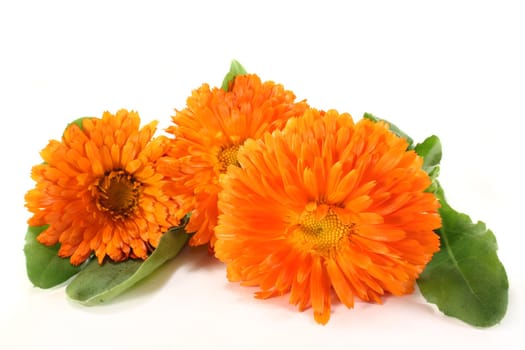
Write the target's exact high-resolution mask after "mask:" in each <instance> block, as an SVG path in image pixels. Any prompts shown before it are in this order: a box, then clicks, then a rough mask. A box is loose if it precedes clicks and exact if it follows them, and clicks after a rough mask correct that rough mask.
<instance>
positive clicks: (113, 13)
mask: <svg viewBox="0 0 525 350" xmlns="http://www.w3.org/2000/svg"><path fill="white" fill-rule="evenodd" d="M524 18H525V11H524V10H523V8H522V7H521V5H520V2H519V1H514V2H511V1H492V2H488V1H472V2H465V1H443V0H441V1H435V2H424V1H413V2H407V1H389V2H386V1H385V2H376V1H363V2H362V3H360V4H354V3H351V2H349V1H340V2H333V1H316V2H311V1H297V2H292V1H289V2H285V1H283V0H281V1H269V0H266V1H261V2H260V3H257V2H253V3H251V2H249V1H237V2H233V1H224V0H222V1H191V2H190V1H171V2H167V1H166V2H158V1H147V2H146V1H144V2H142V3H139V2H135V1H126V2H121V3H117V2H113V1H101V2H99V1H85V2H75V1H67V2H66V1H64V2H63V3H59V2H56V1H49V0H48V1H34V2H27V1H5V0H2V1H1V2H0V118H1V126H0V133H1V135H0V142H1V145H0V152H1V158H0V162H1V166H0V169H1V170H0V176H1V179H0V186H1V187H0V206H1V210H0V213H1V214H0V215H1V220H2V221H1V222H2V232H1V233H0V247H1V248H0V259H1V261H0V269H1V270H0V271H1V279H2V282H1V288H2V295H1V297H0V348H1V349H26V348H27V349H51V348H56V349H88V348H89V349H92V348H97V349H110V348H111V349H138V348H142V349H144V348H146V349H153V348H156V349H168V348H177V349H195V348H217V349H226V348H228V349H236V348H242V349H252V348H261V349H262V348H264V349H286V348H288V349H310V348H311V349H314V348H315V349H320V348H323V349H332V348H333V349H338V348H344V349H364V348H366V349H376V348H377V349H380V348H392V349H398V348H400V349H401V348H403V349H438V348H440V349H460V348H461V349H466V348H476V349H494V348H506V349H517V348H522V346H523V344H524V336H523V331H524V329H523V318H524V302H523V297H524V296H525V292H524V290H525V278H524V273H523V270H522V262H521V260H522V258H523V253H522V252H523V243H524V241H523V236H524V234H525V231H524V228H523V220H524V218H525V215H524V209H525V205H524V204H523V198H525V191H524V187H525V186H524V185H523V181H524V175H523V172H522V170H521V169H522V164H523V161H524V158H525V157H524V150H525V147H524V146H523V139H524V137H523V131H522V130H523V129H522V125H523V124H522V121H523V119H524V117H525V68H524V67H525V53H524V47H525V44H524V43H525V40H524V39H525V38H524V36H525V20H524ZM233 58H235V59H237V60H239V61H240V62H241V63H242V64H243V65H244V66H245V67H246V68H247V70H248V71H249V72H254V73H258V74H259V75H260V76H261V77H262V78H263V79H264V80H274V81H276V82H279V83H282V84H284V85H285V87H286V88H288V89H291V90H293V91H294V92H295V93H296V95H297V96H298V98H300V99H304V98H306V99H307V100H308V102H309V103H310V104H311V105H312V106H315V107H318V108H322V109H328V108H335V109H337V110H338V111H340V112H349V113H351V114H352V115H353V116H354V117H355V118H356V119H358V118H360V117H361V116H362V114H363V113H364V112H365V111H366V112H371V113H374V114H375V115H377V116H379V117H382V118H386V119H390V120H391V121H394V122H395V123H396V124H398V125H399V126H401V127H402V129H404V130H405V131H406V132H407V133H409V134H411V135H412V136H413V137H414V138H415V139H416V141H422V140H423V139H424V138H425V137H426V136H428V135H430V134H432V133H435V134H437V135H439V137H440V138H441V140H442V143H443V148H444V158H443V161H442V175H441V182H442V184H443V186H444V188H445V190H446V191H447V196H448V198H449V201H450V203H451V204H452V205H453V206H454V207H455V208H456V209H458V210H460V211H464V212H467V213H468V214H470V215H471V217H472V218H473V219H475V220H478V219H479V220H483V221H485V222H486V223H487V225H488V226H489V227H490V228H491V229H492V230H493V231H494V232H495V234H496V236H497V238H498V242H499V246H500V249H499V256H500V258H501V260H502V261H503V263H504V264H505V266H506V269H507V272H508V275H509V280H510V293H509V294H510V302H509V309H508V313H507V315H506V317H505V318H504V319H503V321H502V322H501V324H499V325H497V326H495V327H492V328H489V329H476V328H473V327H470V326H468V325H466V324H464V323H462V322H460V321H458V320H455V319H452V318H448V317H445V316H443V315H441V314H440V313H439V312H437V311H436V309H435V308H434V307H433V306H431V305H429V304H427V303H426V302H425V301H424V299H423V298H422V297H421V296H420V295H419V293H418V292H416V293H414V294H413V295H410V296H406V297H402V298H386V299H385V303H384V305H382V306H378V305H372V304H366V303H361V302H360V303H357V305H356V307H355V308H354V309H353V310H347V309H346V308H345V307H343V306H341V305H336V306H334V307H333V312H332V318H331V320H330V322H329V323H328V324H327V325H326V326H320V325H317V324H316V323H315V322H314V320H313V317H312V312H311V310H307V311H306V312H304V313H300V312H297V311H295V308H294V307H293V306H291V305H289V304H288V303H287V299H286V298H280V299H279V298H278V299H272V300H268V301H259V300H256V299H253V297H252V293H253V291H254V290H253V289H250V288H243V287H239V286H238V285H235V284H230V283H228V282H227V281H226V278H225V272H224V267H223V266H222V265H221V264H220V263H219V262H216V261H214V260H213V259H212V258H211V257H209V256H207V255H206V251H205V250H202V249H196V250H191V251H190V250H186V251H184V252H183V253H182V255H181V256H180V258H179V259H177V260H175V261H172V262H170V263H168V264H167V265H166V266H165V267H164V268H163V269H162V270H161V271H159V273H157V274H156V275H154V276H153V277H151V278H149V279H148V280H146V281H145V282H144V283H141V284H140V285H139V286H137V288H135V289H134V290H132V291H130V292H129V293H127V294H126V295H123V296H122V297H120V298H118V299H117V300H115V301H114V302H113V303H110V304H107V305H104V306H99V307H91V308H87V307H82V306H79V305H77V304H76V303H74V302H71V301H69V300H67V298H66V296H65V292H64V286H59V287H57V288H53V289H51V290H40V289H37V288H34V287H32V285H31V283H30V282H29V281H28V280H27V277H26V275H25V265H24V263H25V262H24V256H23V252H22V248H23V244H24V235H25V231H26V220H27V219H28V217H29V214H28V213H27V211H26V209H25V208H24V199H23V197H24V194H25V192H26V191H27V190H29V189H30V188H31V187H32V186H33V182H32V180H31V179H30V177H29V173H30V169H31V166H32V165H33V164H36V163H39V162H40V158H39V155H38V152H39V151H40V150H41V149H42V148H43V147H44V146H45V145H46V144H47V141H48V140H49V139H50V138H59V137H60V135H61V134H62V130H63V128H64V126H65V125H66V124H67V123H68V122H70V121H72V120H74V119H76V118H78V117H82V116H100V115H101V114H102V112H103V111H104V110H109V111H111V112H115V111H117V110H118V109H120V108H128V109H134V110H137V111H139V113H140V115H141V117H142V119H143V122H144V123H145V122H149V121H151V120H153V119H159V120H160V122H161V123H160V126H161V130H160V131H161V132H162V129H163V128H165V127H166V126H168V125H169V124H170V116H171V115H172V114H173V110H174V108H178V109H181V108H183V107H184V103H185V99H186V97H187V96H188V95H189V94H190V92H191V90H192V89H195V88H197V87H199V86H200V85H201V84H202V83H203V82H209V83H210V84H211V85H220V83H221V82H222V78H223V76H224V74H225V73H226V71H227V70H228V68H229V64H230V61H231V59H233ZM520 344H521V346H520Z"/></svg>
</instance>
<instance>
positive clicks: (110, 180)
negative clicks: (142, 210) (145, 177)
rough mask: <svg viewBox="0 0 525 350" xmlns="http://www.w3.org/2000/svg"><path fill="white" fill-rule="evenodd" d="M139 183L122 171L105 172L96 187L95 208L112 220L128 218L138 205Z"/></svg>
mask: <svg viewBox="0 0 525 350" xmlns="http://www.w3.org/2000/svg"><path fill="white" fill-rule="evenodd" d="M140 187H141V183H140V182H138V181H137V180H136V179H135V178H134V177H133V176H132V175H130V174H128V173H127V172H126V171H124V170H118V169H117V170H112V171H109V172H106V174H105V175H104V177H103V178H101V179H100V180H99V182H98V184H97V186H96V190H95V198H96V202H97V208H98V209H100V210H101V211H103V212H107V213H109V214H110V215H111V216H112V218H113V219H115V220H118V219H123V218H126V217H128V216H130V215H131V214H132V213H133V211H134V210H135V208H136V207H137V205H138V202H139V197H140Z"/></svg>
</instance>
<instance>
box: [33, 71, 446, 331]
mask: <svg viewBox="0 0 525 350" xmlns="http://www.w3.org/2000/svg"><path fill="white" fill-rule="evenodd" d="M172 121H173V125H172V126H170V127H169V128H168V129H167V130H166V131H167V135H164V136H155V135H154V134H155V133H156V124H157V123H156V122H152V123H150V124H148V125H146V126H143V127H142V128H140V119H139V115H138V114H137V113H135V112H128V111H126V110H120V111H118V112H117V113H116V114H111V113H109V112H106V113H104V114H103V116H102V118H84V119H82V120H81V121H80V122H78V123H72V124H71V125H69V126H68V127H67V129H66V130H65V132H64V134H63V137H62V140H60V141H57V140H52V141H50V142H49V144H48V145H47V147H46V148H45V149H44V150H43V151H42V152H41V156H42V159H43V161H44V162H43V163H42V164H40V165H37V166H35V167H33V170H32V178H33V179H34V180H35V182H36V186H35V188H34V189H32V190H30V191H29V192H28V193H27V195H26V203H27V204H26V205H27V208H28V209H29V211H30V212H31V213H32V217H31V218H30V219H29V224H30V225H31V226H41V225H49V226H48V228H47V229H46V230H45V231H43V232H42V233H41V234H40V235H39V236H38V238H37V239H38V241H39V242H41V243H42V244H45V245H54V244H57V243H59V244H60V250H59V253H58V254H59V255H60V256H61V257H68V258H69V259H70V261H71V263H72V264H73V265H79V264H82V263H83V262H84V261H86V260H87V259H89V258H90V257H91V256H96V258H97V259H98V262H99V263H100V264H102V263H104V261H105V259H110V260H113V261H117V262H118V261H124V260H126V259H129V258H138V259H146V258H147V257H148V255H149V254H150V253H151V252H152V251H153V250H154V249H155V247H156V246H157V245H158V243H159V240H160V238H161V236H162V234H163V233H164V232H166V231H167V230H168V229H169V228H170V227H173V226H178V225H179V224H180V222H181V220H182V219H183V218H184V217H185V216H186V215H187V214H190V216H189V222H188V223H187V226H186V231H187V232H188V234H192V237H191V240H190V245H191V246H199V245H208V246H209V247H210V251H211V252H212V253H213V254H214V255H215V256H216V257H217V258H218V259H219V260H221V261H222V262H224V263H225V264H226V268H227V277H228V279H229V280H230V281H236V282H241V283H242V284H243V285H247V286H258V287H259V291H258V292H257V293H256V296H257V297H259V298H269V297H273V296H278V295H283V294H286V295H288V297H289V301H290V303H292V304H294V305H297V307H298V309H299V310H305V309H307V308H310V307H311V308H312V309H313V313H314V317H315V320H316V321H317V322H319V323H323V324H324V323H326V322H327V321H328V319H329V317H330V309H331V303H333V302H334V301H340V302H341V303H343V304H344V305H346V306H347V307H349V308H351V307H353V305H354V297H357V298H359V299H361V300H364V301H371V302H378V303H380V302H381V296H382V295H384V294H393V295H402V294H406V293H410V292H411V291H412V290H413V288H414V283H415V280H416V279H417V277H418V276H419V274H420V273H421V272H422V271H423V269H424V267H425V265H426V264H427V263H428V262H429V260H430V259H431V257H432V255H433V254H434V253H435V252H436V251H438V250H439V239H438V236H437V235H436V234H435V233H434V232H433V231H434V230H435V229H437V228H439V227H440V223H441V222H440V217H439V215H438V212H437V209H438V207H439V204H438V201H437V200H436V198H435V196H434V195H433V194H431V193H428V192H425V189H427V187H428V186H429V185H430V184H431V180H430V179H429V177H428V175H427V174H426V172H425V171H424V170H423V169H422V164H423V161H422V159H421V158H420V157H419V156H418V155H417V154H416V153H415V152H414V151H412V150H407V142H406V140H405V139H403V138H401V137H398V136H396V135H395V134H393V133H392V132H390V131H389V126H388V125H387V124H386V123H383V122H377V123H376V122H373V121H370V120H367V119H362V120H359V121H358V122H355V121H354V120H353V119H352V117H351V116H350V115H349V114H347V113H338V112H336V111H335V110H329V111H319V110H316V109H314V108H311V107H310V106H309V105H308V104H307V103H306V102H305V101H296V97H295V95H294V94H293V93H292V92H291V91H287V90H285V89H284V88H283V86H281V85H279V84H275V83H273V82H271V81H268V82H261V80H260V79H259V77H257V76H256V75H249V74H245V75H238V76H237V77H235V79H234V80H233V81H232V82H231V84H230V87H229V89H228V90H227V91H226V90H223V89H219V88H210V87H209V85H207V84H204V85H202V86H201V87H200V88H198V89H196V90H195V91H193V93H192V94H191V96H190V97H189V98H188V99H187V105H186V107H185V108H184V109H182V110H178V111H176V113H175V115H174V116H173V117H172Z"/></svg>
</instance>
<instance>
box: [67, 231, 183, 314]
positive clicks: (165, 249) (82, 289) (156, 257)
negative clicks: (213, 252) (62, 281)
mask: <svg viewBox="0 0 525 350" xmlns="http://www.w3.org/2000/svg"><path fill="white" fill-rule="evenodd" d="M189 237H190V235H188V234H187V233H186V231H185V230H184V227H183V226H180V227H177V228H172V229H170V230H169V231H168V232H166V233H165V234H164V235H163V236H162V238H161V240H160V242H159V245H158V246H157V248H156V249H155V250H154V251H153V253H152V254H151V255H150V256H149V257H148V258H147V259H146V260H144V261H141V260H127V261H124V262H119V263H114V262H105V263H104V264H102V265H99V264H98V262H97V261H96V260H95V259H94V260H93V261H92V262H91V263H90V264H89V265H88V266H87V267H86V268H85V269H83V270H82V271H81V272H80V273H79V274H78V275H77V276H76V277H75V279H74V280H73V281H72V282H71V283H70V284H69V285H68V286H67V288H66V293H67V295H68V296H69V297H70V298H71V299H73V300H76V301H78V302H80V303H82V304H84V305H96V304H100V303H103V302H105V301H107V300H110V299H112V298H114V297H116V296H117V295H119V294H121V293H123V292H124V291H126V290H127V289H129V288H131V287H132V286H133V285H135V284H136V283H137V282H139V281H140V280H142V279H143V278H145V277H147V276H149V275H150V274H152V273H153V272H154V271H155V270H157V269H158V268H159V267H160V266H162V265H163V264H164V263H165V262H166V261H168V260H170V259H173V258H174V257H175V256H177V255H178V254H179V252H180V251H181V250H182V248H183V247H184V246H185V244H186V242H187V241H188V239H189Z"/></svg>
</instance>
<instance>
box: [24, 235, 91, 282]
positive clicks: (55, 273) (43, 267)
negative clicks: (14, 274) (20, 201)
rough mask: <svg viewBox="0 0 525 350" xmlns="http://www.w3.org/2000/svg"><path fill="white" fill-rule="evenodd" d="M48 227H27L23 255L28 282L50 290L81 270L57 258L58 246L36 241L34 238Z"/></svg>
mask: <svg viewBox="0 0 525 350" xmlns="http://www.w3.org/2000/svg"><path fill="white" fill-rule="evenodd" d="M47 227H48V225H44V226H29V228H28V229H27V234H26V243H25V246H24V254H25V257H26V270H27V276H28V277H29V280H30V281H31V282H32V283H33V284H34V285H35V286H36V287H39V288H51V287H54V286H56V285H58V284H60V283H62V282H64V281H66V280H68V279H69V278H70V277H71V276H73V275H75V274H76V273H78V272H79V271H80V269H81V268H82V267H81V266H73V265H71V263H70V262H69V259H64V258H61V257H59V256H58V249H59V248H60V245H59V244H56V245H54V246H50V247H49V246H46V245H44V244H42V243H40V242H38V241H37V239H36V237H37V236H38V235H39V234H40V233H41V232H43V231H44V230H45V229H46V228H47Z"/></svg>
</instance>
